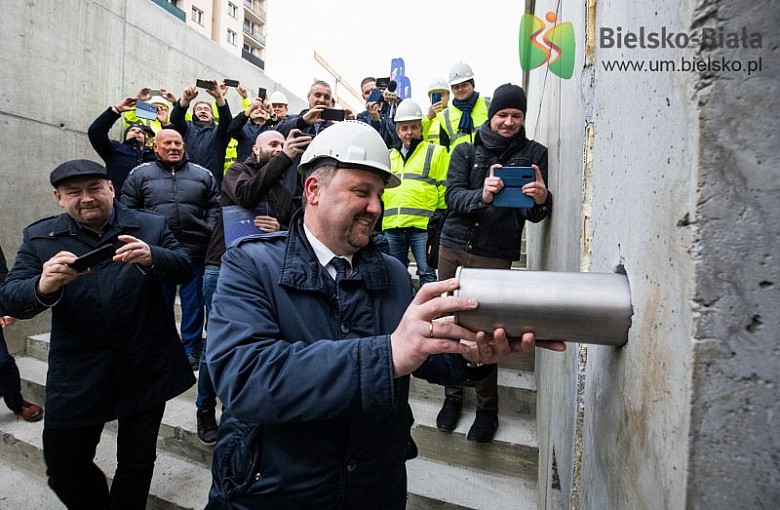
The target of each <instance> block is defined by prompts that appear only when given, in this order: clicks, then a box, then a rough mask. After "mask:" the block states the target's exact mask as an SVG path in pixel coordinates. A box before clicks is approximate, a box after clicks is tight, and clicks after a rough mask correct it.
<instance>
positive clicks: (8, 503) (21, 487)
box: [0, 462, 65, 510]
mask: <svg viewBox="0 0 780 510" xmlns="http://www.w3.org/2000/svg"><path fill="white" fill-rule="evenodd" d="M64 508H65V506H64V505H63V504H62V503H61V502H60V500H59V499H58V498H57V496H55V495H54V492H52V490H51V489H49V486H48V485H47V484H46V479H45V478H43V477H42V476H39V475H37V474H35V473H31V472H29V471H24V470H22V469H18V468H15V467H12V466H11V465H10V464H6V463H3V462H0V510H61V509H64Z"/></svg>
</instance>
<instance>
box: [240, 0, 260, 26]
mask: <svg viewBox="0 0 780 510" xmlns="http://www.w3.org/2000/svg"><path fill="white" fill-rule="evenodd" d="M244 7H245V8H246V10H247V11H248V12H250V13H251V14H252V15H253V16H254V17H255V18H257V20H258V21H260V22H261V23H265V9H263V8H262V7H260V6H259V5H255V3H254V2H251V1H250V0H244Z"/></svg>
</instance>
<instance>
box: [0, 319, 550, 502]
mask: <svg viewBox="0 0 780 510" xmlns="http://www.w3.org/2000/svg"><path fill="white" fill-rule="evenodd" d="M48 342H49V335H48V334H44V335H36V336H34V337H31V338H30V339H28V343H27V353H28V355H29V356H28V357H18V358H17V364H18V365H19V369H20V372H21V374H22V385H23V393H24V394H25V398H27V399H28V400H30V401H33V402H36V403H42V402H43V401H44V396H45V380H46V370H47V365H46V363H45V361H43V360H45V359H46V358H47V357H48ZM32 356H34V357H32ZM530 359H533V357H530ZM521 366H527V362H524V363H521ZM196 374H197V373H196ZM499 386H500V388H501V390H500V397H499V398H500V399H501V400H500V408H501V411H500V413H499V421H500V425H499V429H498V432H497V434H496V438H495V440H494V441H493V442H492V443H489V444H477V443H473V442H470V441H467V440H466V437H465V436H466V433H467V432H468V429H469V427H470V426H471V423H472V421H473V419H474V416H475V411H474V405H473V394H474V392H473V390H470V389H467V390H466V401H465V403H464V410H463V415H462V417H461V420H460V423H459V425H458V427H457V428H456V430H455V431H454V432H452V433H443V432H440V431H438V430H437V429H436V424H435V421H436V415H437V414H438V411H439V409H440V406H441V403H442V401H443V388H442V387H441V386H438V385H432V384H429V383H427V382H426V381H422V380H418V379H414V378H413V383H412V397H411V400H410V404H411V406H412V409H413V412H414V415H415V420H416V423H415V425H414V427H413V429H412V434H413V437H414V438H415V441H416V442H417V445H418V448H419V450H420V457H419V458H418V459H415V460H414V461H412V462H410V463H409V474H410V475H409V480H410V484H409V501H408V505H407V507H408V508H409V510H433V509H436V510H465V509H476V508H501V506H500V505H501V503H500V502H501V501H504V500H506V497H505V496H502V494H506V493H507V491H521V492H522V493H523V496H522V497H523V498H526V494H525V492H528V493H529V494H532V495H533V497H531V498H530V499H529V501H532V502H533V504H534V505H535V501H536V500H535V490H536V489H535V483H536V474H537V463H538V449H537V439H536V428H535V422H534V419H533V414H534V412H533V409H534V404H533V403H534V401H535V390H536V388H535V380H534V377H533V374H532V373H529V372H527V371H523V370H515V369H510V368H504V367H501V369H500V371H499ZM195 396H196V390H195V388H194V387H193V388H192V389H190V390H189V391H188V392H186V393H185V394H182V395H180V396H179V397H177V398H175V399H173V400H171V401H169V402H168V404H167V406H166V412H165V416H164V417H163V423H162V425H161V427H160V435H159V438H158V450H159V452H160V455H161V456H162V455H165V456H166V457H171V458H174V459H179V460H180V461H181V462H185V463H187V464H188V465H190V466H191V469H201V470H205V473H206V475H204V476H206V478H207V481H206V482H204V484H205V489H204V491H205V492H204V494H205V493H207V491H208V486H209V484H210V474H209V468H210V465H211V447H209V446H205V445H203V444H201V443H200V441H199V440H198V439H197V434H196V420H195V405H194V400H195ZM218 412H219V410H218ZM28 425H35V424H28ZM115 427H116V424H115V422H114V423H109V424H107V426H106V432H105V434H115V431H116V429H115ZM30 455H32V456H33V457H34V456H35V453H34V452H33V453H31V454H30ZM0 458H2V457H1V456H0ZM17 460H18V459H17ZM0 464H2V462H0ZM421 465H422V466H427V467H426V469H434V470H435V472H434V473H426V474H425V476H423V477H422V478H419V477H418V476H417V475H415V474H414V472H413V470H414V469H416V468H415V466H421ZM23 467H25V469H29V467H26V466H23ZM33 471H34V472H35V470H34V469H33ZM111 471H113V468H112V470H111ZM41 473H42V472H41ZM107 473H108V471H107ZM155 476H156V477H157V476H158V475H157V474H156V475H155ZM160 476H162V475H160ZM439 477H441V478H442V480H437V479H436V478H439ZM418 478H419V479H418ZM454 480H458V482H455V481H454ZM442 484H445V485H446V484H449V486H450V488H449V489H447V490H446V491H444V494H443V495H442V494H440V492H441V491H440V486H441V485H442ZM502 484H503V485H502ZM497 487H503V488H500V489H499V488H497ZM172 490H175V489H172ZM523 491H525V492H523ZM474 494H482V496H483V497H482V499H478V500H476V501H475V499H474ZM444 496H446V498H444ZM156 497H157V499H160V498H159V495H158V496H156ZM204 498H205V496H204ZM517 500H518V499H515V498H514V497H512V498H509V501H517ZM205 501H206V500H205V499H204V500H203V502H202V504H201V506H200V508H202V506H204V505H205ZM159 504H164V503H159ZM165 504H167V503H165ZM177 504H178V503H177ZM160 508H169V507H165V506H163V507H160ZM170 508H178V507H175V506H173V507H170ZM515 508H516V507H515ZM523 508H525V507H523ZM528 508H534V507H533V506H530V507H528ZM24 510H27V509H26V507H25V508H24Z"/></svg>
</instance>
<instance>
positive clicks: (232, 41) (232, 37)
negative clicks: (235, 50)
mask: <svg viewBox="0 0 780 510" xmlns="http://www.w3.org/2000/svg"><path fill="white" fill-rule="evenodd" d="M227 41H228V42H229V43H230V44H232V45H233V46H235V45H236V33H235V32H233V31H232V30H230V29H229V28H228V38H227Z"/></svg>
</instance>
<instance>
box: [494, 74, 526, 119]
mask: <svg viewBox="0 0 780 510" xmlns="http://www.w3.org/2000/svg"><path fill="white" fill-rule="evenodd" d="M527 103H528V101H527V99H526V97H525V91H524V90H523V87H521V86H519V85H512V84H511V83H504V84H503V85H499V87H498V88H497V89H496V91H495V92H493V98H492V99H491V100H490V108H488V120H489V119H491V118H493V115H495V114H496V112H498V111H500V110H503V109H504V108H517V109H518V110H522V112H523V114H525V110H526V106H527Z"/></svg>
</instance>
